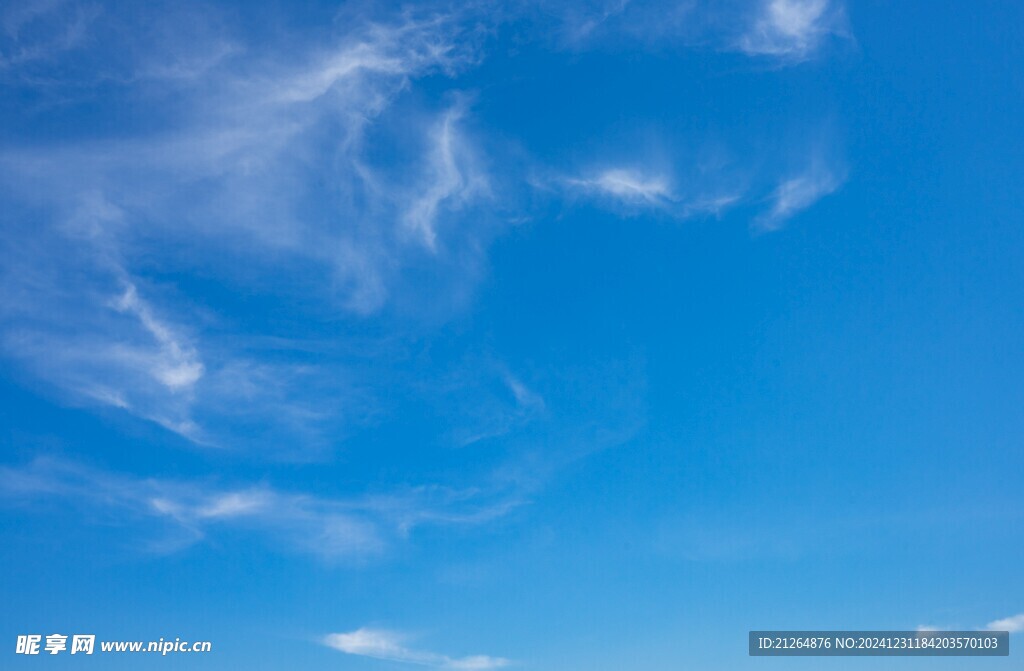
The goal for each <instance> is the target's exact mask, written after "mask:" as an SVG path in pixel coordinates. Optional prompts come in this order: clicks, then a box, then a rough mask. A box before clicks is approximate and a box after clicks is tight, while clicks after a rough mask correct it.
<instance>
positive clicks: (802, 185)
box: [755, 163, 843, 231]
mask: <svg viewBox="0 0 1024 671" xmlns="http://www.w3.org/2000/svg"><path fill="white" fill-rule="evenodd" d="M842 182H843V179H842V177H841V174H840V173H839V172H838V171H836V170H835V169H832V168H829V167H826V166H824V165H822V164H820V163H814V164H812V166H811V167H810V168H809V169H807V170H806V171H805V172H802V173H800V174H798V175H794V176H791V177H788V178H786V179H784V180H783V181H782V182H780V183H779V185H778V187H776V189H775V192H774V193H773V194H772V199H771V201H772V204H771V208H770V209H769V210H768V211H767V212H765V213H764V214H762V215H761V216H760V217H759V218H758V219H757V220H756V222H755V224H756V226H757V227H758V228H760V229H761V230H765V231H773V230H777V229H779V228H781V227H782V225H783V224H784V223H785V221H786V220H787V219H789V218H790V217H792V216H793V215H795V214H797V213H798V212H801V211H803V210H806V209H807V208H809V207H811V206H812V205H814V204H815V203H816V202H818V201H819V200H821V199H822V198H824V197H825V196H827V195H829V194H830V193H833V192H834V191H835V190H836V189H838V188H839V186H840V185H841V184H842Z"/></svg>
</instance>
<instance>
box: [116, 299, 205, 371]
mask: <svg viewBox="0 0 1024 671" xmlns="http://www.w3.org/2000/svg"><path fill="white" fill-rule="evenodd" d="M114 305H115V307H116V308H117V309H118V310H120V311H121V312H127V313H130V314H132V315H134V316H135V317H137V318H138V320H139V322H140V323H141V324H142V326H143V327H144V328H145V329H146V331H147V332H148V333H149V334H150V335H151V336H153V338H154V339H155V340H156V343H157V345H158V346H159V351H158V352H157V353H156V355H155V356H144V357H141V358H142V359H143V363H146V364H148V365H149V367H150V368H149V374H150V375H151V376H152V377H154V378H155V379H156V380H158V381H159V382H161V383H162V384H163V385H164V386H166V387H167V388H168V389H170V390H171V391H179V390H183V389H189V388H191V387H192V386H193V385H195V383H196V382H198V381H199V378H201V377H202V376H203V364H202V362H201V361H199V359H198V356H197V354H196V352H195V349H194V348H193V347H192V346H190V345H187V344H185V343H183V342H182V341H181V340H180V338H179V337H178V336H176V335H175V334H174V333H173V331H172V330H171V328H170V327H169V326H167V325H166V324H164V323H163V322H161V321H160V320H159V319H157V318H156V317H155V316H154V315H153V311H152V309H151V308H150V307H149V305H148V304H147V303H146V302H145V301H143V300H142V299H141V298H139V294H138V291H137V290H136V289H135V285H134V284H129V285H128V287H127V288H126V289H125V291H124V294H122V295H121V297H120V298H119V299H118V300H117V302H116V303H115V304H114ZM129 358H134V357H129Z"/></svg>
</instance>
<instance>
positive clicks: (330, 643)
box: [322, 627, 512, 671]
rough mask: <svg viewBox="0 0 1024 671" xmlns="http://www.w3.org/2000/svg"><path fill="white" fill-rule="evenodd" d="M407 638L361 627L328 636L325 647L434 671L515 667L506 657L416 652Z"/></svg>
mask: <svg viewBox="0 0 1024 671" xmlns="http://www.w3.org/2000/svg"><path fill="white" fill-rule="evenodd" d="M407 638H408V637H406V636H403V635H402V634H400V633H398V632H394V631H389V630H386V629H374V628H368V627H361V628H359V629H356V630H355V631H350V632H346V633H338V634H327V635H326V636H324V637H323V639H322V643H323V644H324V645H326V646H327V647H329V648H334V649H335V650H340V651H341V652H344V653H347V654H349V655H358V656H361V657H372V658H374V659H382V660H386V661H390V662H402V663H405V664H415V665H418V666H427V667H432V668H435V669H453V670H461V671H487V670H488V669H500V668H503V667H506V666H509V665H510V664H511V663H512V662H511V661H510V660H508V659H505V658H503V657H492V656H489V655H469V656H466V657H450V656H448V655H442V654H440V653H436V652H428V651H425V650H417V649H414V648H409V647H407V646H406V645H405V641H406V639H407Z"/></svg>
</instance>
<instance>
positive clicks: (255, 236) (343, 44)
mask: <svg viewBox="0 0 1024 671" xmlns="http://www.w3.org/2000/svg"><path fill="white" fill-rule="evenodd" d="M46 12H47V13H46V14H45V17H46V20H50V19H52V18H53V15H52V13H51V12H50V10H49V9H47V10H46ZM34 16H35V15H31V16H29V17H28V18H24V19H17V21H15V20H14V19H12V20H11V21H12V23H11V24H10V25H11V26H13V27H9V28H8V30H9V31H15V32H16V31H17V29H18V26H20V25H23V24H24V23H25V21H34V20H38V19H36V18H34ZM19 21H20V23H19ZM152 23H154V24H155V23H159V22H158V21H153V22H152ZM351 25H352V26H354V27H353V28H352V29H351V30H349V31H348V32H346V33H344V34H342V35H340V36H339V37H337V39H336V40H335V41H334V43H333V44H331V45H327V46H324V45H321V46H320V47H311V48H310V49H309V50H308V51H306V52H303V53H299V54H297V55H295V54H288V55H287V56H285V55H281V54H276V55H275V54H274V53H273V50H272V49H269V48H268V50H267V51H269V52H270V53H269V54H268V53H267V51H263V50H260V51H246V50H245V49H244V48H242V47H238V48H237V49H236V48H235V46H234V42H233V41H232V40H231V39H230V38H227V37H224V36H223V35H220V34H217V33H212V34H211V35H208V36H207V35H205V33H203V35H204V38H208V39H207V42H209V44H205V43H197V44H191V43H190V44H189V46H188V48H182V49H180V50H178V51H176V52H174V53H172V54H171V56H172V57H170V58H169V59H168V60H167V62H166V63H163V64H160V63H155V62H149V61H147V62H146V63H140V64H138V65H139V66H140V68H141V67H143V66H144V67H145V68H146V70H147V71H149V70H161V71H171V70H173V71H175V72H177V71H179V70H180V71H184V70H187V71H188V76H187V77H178V78H179V79H182V80H184V81H180V82H176V83H175V86H180V87H181V88H180V89H178V90H177V94H176V95H175V96H174V101H173V103H169V104H173V105H174V106H175V108H174V110H173V111H171V112H169V113H168V118H170V119H172V120H173V121H172V122H171V123H172V125H171V126H168V127H166V128H164V129H163V130H159V131H157V132H154V133H152V134H149V135H146V136H137V137H130V138H124V139H117V140H105V141H81V142H77V143H76V142H75V141H74V140H70V139H69V140H66V141H63V142H62V143H60V144H59V145H50V144H41V145H38V146H32V147H25V146H23V147H22V148H19V149H7V150H3V151H0V188H3V189H4V190H5V193H4V199H5V204H9V205H11V207H9V208H6V209H7V211H6V212H5V214H4V215H0V218H2V219H3V222H4V227H3V230H2V232H0V252H2V253H3V255H4V257H5V258H7V259H10V263H9V264H5V268H4V269H3V270H2V271H0V273H2V274H3V285H2V287H0V329H2V330H0V343H2V344H3V347H4V350H5V353H6V354H8V355H10V356H12V357H13V358H15V359H16V360H18V361H19V362H20V363H21V364H22V365H23V366H25V367H26V368H28V369H29V370H31V372H32V373H34V374H35V375H37V376H38V377H40V378H42V379H43V380H45V381H46V382H48V383H49V384H51V385H52V386H53V387H54V388H56V389H58V390H60V392H61V393H62V394H64V395H65V396H67V397H70V400H71V401H72V402H75V403H99V404H102V405H108V406H112V407H116V408H119V409H122V410H125V411H128V412H131V413H133V414H135V415H137V416H139V417H142V418H144V419H147V420H150V421H153V422H156V423H157V424H160V425H161V426H163V427H165V428H167V429H169V430H172V431H175V432H177V433H179V434H181V435H183V436H184V437H186V438H188V439H189V440H193V441H195V442H199V443H203V444H216V445H231V444H232V442H233V441H232V438H231V433H232V430H233V429H235V428H238V426H241V425H244V426H245V427H246V428H247V430H246V431H244V432H242V433H243V434H246V435H250V436H252V435H257V436H265V437H267V439H268V441H267V442H277V443H279V444H302V445H310V444H314V443H323V442H324V440H325V439H324V438H322V436H326V435H328V432H327V431H325V430H322V429H323V428H325V426H324V425H326V424H331V425H333V426H337V424H338V423H339V422H340V421H341V420H343V419H345V420H347V419H350V418H351V417H353V416H355V415H358V414H359V413H361V412H364V410H365V406H366V405H367V404H368V403H369V401H367V400H366V399H365V396H366V395H364V397H361V398H356V399H353V398H352V396H353V395H355V394H357V392H355V391H352V390H353V388H354V386H355V385H354V383H353V384H349V380H350V377H351V376H350V375H348V374H347V371H346V370H345V368H344V366H343V364H341V363H339V362H337V361H334V362H331V361H324V360H323V359H321V360H320V361H319V362H318V365H317V366H315V367H314V366H305V365H303V364H302V363H298V364H295V365H291V364H289V365H284V364H282V363H279V362H280V361H281V358H280V357H277V358H276V361H277V363H275V362H272V360H268V357H267V356H266V354H265V353H264V352H261V351H256V352H253V351H240V348H239V347H238V346H237V345H236V344H235V343H236V342H237V341H238V340H241V338H232V337H231V336H232V334H231V333H223V332H222V331H221V332H220V333H219V335H217V336H213V335H211V334H210V333H209V330H210V329H209V328H207V327H209V326H210V323H211V322H219V324H218V326H219V327H223V326H225V325H226V324H229V323H230V321H231V319H232V316H233V315H231V314H209V313H207V312H205V308H204V306H203V305H198V304H193V303H191V302H190V301H189V297H188V296H186V295H182V293H181V292H178V291H176V290H175V288H174V287H171V286H157V285H155V284H154V283H153V282H152V281H147V277H146V274H145V273H144V272H141V271H139V270H138V267H139V266H140V265H143V266H147V267H153V266H159V267H160V268H161V271H162V272H166V273H168V275H171V276H173V275H174V274H176V273H183V274H188V275H190V276H195V271H196V270H199V271H200V274H203V273H205V274H206V275H207V276H208V277H209V278H211V279H213V280H215V281H218V282H220V283H222V284H224V285H225V286H227V287H230V288H231V289H233V290H234V291H236V292H239V293H249V292H252V293H255V294H257V295H270V296H274V297H284V298H285V299H286V300H284V301H282V303H287V304H290V305H296V304H303V305H308V304H313V303H315V304H317V305H319V306H323V307H324V308H326V310H327V311H329V312H335V313H336V312H340V311H348V312H352V313H355V314H358V315H361V316H367V315H371V314H373V313H375V312H378V311H379V310H381V309H382V308H383V307H384V306H385V305H386V304H387V303H388V301H389V300H391V299H392V294H393V292H395V291H396V287H397V286H399V285H400V284H402V282H403V279H402V278H403V273H404V272H405V268H406V267H408V266H409V265H415V264H419V263H422V262H423V259H422V258H420V257H421V256H422V254H423V247H424V246H425V247H426V248H427V249H429V250H431V251H432V252H433V254H432V255H431V259H430V262H431V263H434V264H436V268H437V272H435V273H433V276H434V277H439V278H446V277H447V276H449V275H450V276H452V277H453V278H454V279H455V281H451V282H450V286H451V287H460V286H461V285H462V284H465V283H463V282H459V281H457V280H459V279H461V278H462V277H463V276H464V275H465V274H468V273H472V272H475V265H474V264H475V263H476V257H478V256H479V255H480V254H482V251H481V250H482V248H483V245H481V244H480V243H481V239H482V235H483V234H482V232H481V231H482V229H483V227H482V225H481V224H482V222H483V220H484V216H482V215H480V213H478V212H471V211H470V208H471V207H472V206H473V205H474V203H476V201H477V200H478V199H479V198H480V197H481V196H482V195H484V194H485V193H486V192H487V180H486V176H485V175H484V173H483V171H482V170H481V168H480V163H479V161H478V160H477V158H476V151H475V149H474V147H473V146H472V142H471V140H470V138H469V137H467V135H466V134H465V133H464V132H463V131H462V128H461V125H462V121H463V119H464V116H465V114H466V110H467V108H466V105H465V104H463V103H462V102H461V101H458V102H457V103H456V104H455V105H451V106H449V107H448V109H445V110H442V111H441V112H439V113H438V112H435V111H433V110H419V109H416V110H410V109H408V108H406V109H403V110H402V111H401V113H393V116H387V115H388V114H389V111H390V110H391V108H392V105H393V103H394V102H395V100H396V98H398V97H399V96H400V95H401V94H402V92H403V91H405V90H406V89H407V88H408V86H409V83H410V81H412V80H413V79H415V78H417V77H421V76H425V75H429V74H432V73H446V74H452V73H454V72H456V71H458V70H459V69H460V68H464V67H467V66H469V65H471V64H473V63H474V62H476V59H477V54H476V49H475V44H474V39H475V38H474V37H473V35H467V34H463V31H464V26H463V25H462V24H461V22H460V17H459V16H458V15H451V14H448V15H446V14H436V15H433V16H429V17H421V16H417V15H416V13H415V12H406V13H403V14H401V15H399V17H398V18H397V19H396V20H395V21H392V22H390V23H383V22H381V23H372V22H366V21H363V22H359V21H354V22H352V23H351ZM200 32H201V33H202V31H200ZM197 41H198V40H197ZM124 51H126V52H129V53H131V50H130V49H125V50H124ZM192 52H195V55H197V57H196V58H191V55H192ZM226 54H231V55H233V56H237V55H238V54H241V55H242V56H244V58H232V59H227V60H226V61H225V62H223V63H222V62H221V61H224V60H225V55H226ZM200 56H201V58H200ZM214 63H219V64H220V65H219V66H218V67H213V66H212V64H214ZM175 76H176V77H177V75H175ZM134 81H135V80H134V79H133V78H132V77H130V76H126V77H124V78H123V79H119V80H118V82H119V83H120V84H123V85H125V86H129V87H130V86H132V85H134ZM432 117H437V118H438V119H439V120H438V121H437V122H436V123H426V122H422V123H421V121H423V120H425V119H429V118H432ZM417 129H418V130H419V131H420V134H421V137H420V138H418V140H419V141H417V138H415V137H410V133H412V134H415V131H416V130H417ZM398 136H401V138H400V139H401V140H402V141H401V142H397V143H396V144H397V145H398V146H400V147H401V152H402V156H401V157H400V159H399V160H397V161H395V162H394V163H392V162H390V161H388V162H385V163H384V164H382V163H381V162H380V161H377V162H375V160H374V159H375V155H376V153H377V151H376V145H377V144H379V143H381V142H382V141H386V142H391V141H394V140H396V139H397V138H398ZM409 165H421V166H422V170H421V171H416V170H408V166H409ZM15 207H21V208H24V210H25V212H31V218H26V216H25V214H24V213H19V214H18V215H16V214H14V211H15ZM16 217H17V219H16ZM410 233H413V234H414V237H415V240H417V242H418V243H419V242H422V243H423V244H422V245H420V244H416V245H409V244H408V238H409V237H410V235H409V234H410ZM185 250H187V251H185ZM283 276H287V277H289V278H298V279H299V280H300V281H299V282H297V283H296V285H294V286H295V287H296V288H295V289H294V291H293V290H292V289H291V287H292V286H293V285H290V284H288V283H281V282H279V278H281V277H283ZM421 285H422V283H419V284H415V285H413V286H411V288H410V290H418V291H423V292H426V291H428V290H429V287H424V286H421ZM286 287H287V288H286ZM403 287H404V285H403ZM444 288H447V286H446V287H444ZM289 292H290V293H289ZM431 298H432V300H431V301H429V303H430V304H431V305H435V304H437V305H440V304H442V303H443V301H442V300H440V299H438V297H436V296H432V297H431ZM409 302H414V301H409ZM418 303H426V301H419V302H418ZM438 309H440V308H438ZM295 358H299V359H303V358H309V357H302V356H301V353H300V354H299V356H297V357H295ZM243 395H244V396H245V401H246V402H245V403H244V404H243V403H239V402H238V401H239V400H241V396H243ZM256 423H259V424H261V425H262V426H264V427H266V426H268V425H271V426H273V427H274V431H272V432H269V433H272V434H274V436H275V437H279V438H281V439H280V440H277V441H273V439H272V438H270V437H269V435H268V432H267V431H252V428H253V426H252V425H253V424H256ZM330 433H332V434H334V435H337V434H338V433H339V432H338V431H336V430H335V431H331V432H330ZM318 434H319V435H318Z"/></svg>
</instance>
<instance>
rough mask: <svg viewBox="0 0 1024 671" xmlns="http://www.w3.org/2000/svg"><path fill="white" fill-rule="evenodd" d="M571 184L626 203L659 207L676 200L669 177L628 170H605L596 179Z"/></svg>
mask: <svg viewBox="0 0 1024 671" xmlns="http://www.w3.org/2000/svg"><path fill="white" fill-rule="evenodd" d="M569 183H570V184H571V185H572V186H575V187H577V188H580V189H583V190H585V191H589V192H593V193H596V194H599V195H603V196H608V197H612V198H616V199H618V200H622V201H624V202H626V203H633V204H644V205H658V204H665V203H667V202H669V201H671V200H673V199H674V197H673V195H672V189H671V188H670V187H669V181H668V178H667V177H665V176H663V175H645V174H641V173H639V172H636V171H634V170H628V169H621V168H615V169H610V170H605V171H604V172H601V173H600V174H598V175H597V176H595V177H592V178H589V179H573V180H569Z"/></svg>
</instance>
